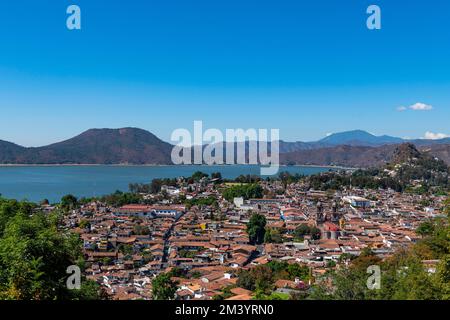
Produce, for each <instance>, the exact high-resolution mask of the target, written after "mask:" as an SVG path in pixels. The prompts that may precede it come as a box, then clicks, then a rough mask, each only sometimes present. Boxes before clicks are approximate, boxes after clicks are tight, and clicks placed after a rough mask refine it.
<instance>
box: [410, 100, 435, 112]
mask: <svg viewBox="0 0 450 320" xmlns="http://www.w3.org/2000/svg"><path fill="white" fill-rule="evenodd" d="M409 109H411V110H416V111H417V110H418V111H428V110H431V109H433V106H431V105H429V104H425V103H421V102H417V103H415V104H413V105H412V106H409Z"/></svg>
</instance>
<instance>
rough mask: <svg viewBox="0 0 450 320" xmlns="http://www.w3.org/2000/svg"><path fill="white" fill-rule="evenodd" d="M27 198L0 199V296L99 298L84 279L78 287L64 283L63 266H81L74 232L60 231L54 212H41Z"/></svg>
mask: <svg viewBox="0 0 450 320" xmlns="http://www.w3.org/2000/svg"><path fill="white" fill-rule="evenodd" d="M31 208H32V206H30V204H29V203H27V202H17V201H10V200H3V199H0V222H2V223H1V224H0V299H19V300H55V299H58V300H61V299H62V300H64V299H87V298H88V297H94V298H96V299H99V298H100V297H99V296H98V291H96V287H95V286H93V284H92V283H90V282H89V281H88V280H86V279H82V288H81V291H80V290H69V289H68V288H67V286H66V280H67V277H68V275H67V273H66V269H67V267H68V266H71V265H79V266H80V267H82V262H83V260H82V252H81V247H82V245H81V242H80V239H79V237H78V236H77V235H75V234H71V233H68V232H63V231H60V230H59V228H58V225H59V221H60V217H59V216H58V215H57V214H54V213H52V214H49V215H47V214H43V213H40V212H37V213H36V212H35V213H33V215H31V211H29V209H31Z"/></svg>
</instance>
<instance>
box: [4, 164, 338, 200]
mask: <svg viewBox="0 0 450 320" xmlns="http://www.w3.org/2000/svg"><path fill="white" fill-rule="evenodd" d="M329 170H330V168H324V167H309V166H289V167H281V168H280V172H281V171H288V172H290V173H293V174H294V173H298V174H304V175H311V174H315V173H319V172H324V171H329ZM195 171H202V172H205V173H208V174H211V173H212V172H220V173H221V174H222V177H224V178H228V179H231V178H236V177H237V176H239V175H241V174H245V175H246V174H252V175H259V172H260V167H259V166H256V165H230V166H206V165H203V166H200V165H198V166H195V165H186V166H183V165H179V166H4V167H0V194H2V196H3V197H5V198H11V199H18V200H23V199H27V200H30V201H35V202H38V201H41V200H43V199H48V200H49V201H50V202H58V201H59V200H60V199H61V197H62V196H64V195H66V194H69V193H70V194H73V195H75V196H77V197H92V196H101V195H104V194H109V193H112V192H114V191H116V190H121V191H128V184H129V183H149V182H151V180H152V179H154V178H176V177H180V176H185V177H188V176H191V175H192V173H194V172H195Z"/></svg>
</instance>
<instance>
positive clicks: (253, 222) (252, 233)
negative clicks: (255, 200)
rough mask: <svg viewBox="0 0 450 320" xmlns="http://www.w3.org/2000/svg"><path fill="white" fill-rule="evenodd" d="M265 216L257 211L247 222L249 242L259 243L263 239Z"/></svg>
mask: <svg viewBox="0 0 450 320" xmlns="http://www.w3.org/2000/svg"><path fill="white" fill-rule="evenodd" d="M265 227H266V218H265V217H264V216H263V215H261V214H258V213H254V214H253V215H252V216H251V217H250V221H249V222H248V223H247V233H248V236H249V239H250V243H253V244H261V243H263V241H264V234H265V232H266V229H265Z"/></svg>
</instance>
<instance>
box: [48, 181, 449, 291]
mask: <svg viewBox="0 0 450 320" xmlns="http://www.w3.org/2000/svg"><path fill="white" fill-rule="evenodd" d="M325 175H326V174H325ZM285 178H286V177H285ZM130 187H131V186H130ZM144 187H145V186H142V185H137V186H134V187H133V190H134V192H135V194H139V197H140V199H141V200H140V201H139V203H133V200H129V199H128V201H127V203H126V204H123V205H121V203H120V201H118V202H117V201H116V203H115V205H109V204H107V201H105V202H103V201H100V200H99V199H95V200H92V201H85V202H84V203H82V204H81V205H80V206H78V207H76V208H75V207H74V208H73V209H72V210H70V211H69V214H67V215H66V216H65V219H64V226H65V228H67V229H70V230H71V231H73V232H75V233H77V234H79V236H80V238H81V239H82V242H83V253H84V256H85V263H86V268H85V270H84V274H85V276H86V278H87V279H90V280H92V281H95V282H96V283H98V284H99V285H100V286H101V287H102V288H103V290H104V291H105V293H106V294H107V295H108V296H109V297H110V298H111V299H118V300H133V299H155V298H157V299H158V298H160V299H161V298H162V299H179V300H210V299H228V300H250V299H254V298H255V297H256V298H258V299H263V298H265V297H266V298H267V297H274V298H286V299H287V298H288V297H298V296H304V295H305V294H307V293H308V291H309V290H310V289H311V288H312V287H313V286H314V285H315V284H317V283H321V282H326V276H327V274H328V272H329V271H330V270H334V269H336V268H339V267H340V266H341V265H348V264H349V263H350V261H351V258H352V257H357V256H360V255H361V254H362V253H364V252H367V251H370V252H371V254H372V255H374V256H376V257H377V258H379V259H384V258H386V257H389V256H391V255H393V254H394V253H395V252H397V251H399V250H401V249H403V248H407V247H409V246H410V245H412V244H414V243H416V242H417V241H418V240H419V239H420V238H421V235H420V234H419V233H418V232H416V230H417V229H418V228H419V226H420V225H421V224H423V223H424V222H426V221H429V220H430V219H434V218H436V217H444V202H445V200H446V199H447V195H446V194H443V195H426V196H424V195H421V194H415V193H408V192H397V191H394V190H393V189H390V188H387V189H376V190H374V189H367V188H357V187H352V186H350V187H345V188H343V189H342V190H337V191H332V190H326V191H322V190H315V189H314V188H312V187H311V183H310V182H309V181H308V180H307V179H304V178H302V177H291V176H289V175H288V176H287V179H266V180H264V179H259V178H255V177H249V176H247V177H241V178H240V179H236V180H234V181H231V182H230V181H226V180H223V179H222V178H221V175H220V174H219V173H217V174H213V175H211V176H208V175H206V174H202V173H201V172H197V173H195V174H194V175H193V176H192V177H190V178H183V177H180V178H178V179H173V180H166V181H165V180H161V181H159V183H152V185H151V186H150V187H149V188H144ZM147 189H152V190H147ZM118 196H120V194H118ZM136 202H138V201H136ZM48 210H52V207H51V206H50V205H49V208H48ZM422 263H423V266H424V268H426V270H427V272H429V273H433V272H435V271H436V265H437V264H438V263H439V261H438V260H433V259H430V260H423V261H422ZM264 265H270V266H271V268H272V269H271V270H273V272H277V276H276V277H275V279H272V280H273V283H271V286H270V287H264V290H263V291H261V290H258V284H257V285H256V289H255V285H254V283H251V281H248V279H247V278H250V277H251V272H252V270H257V269H258V268H259V267H261V266H264ZM277 268H278V269H280V270H278V271H277ZM281 269H283V270H281ZM155 279H159V280H160V281H166V282H167V283H169V284H171V285H173V291H174V295H173V296H169V297H167V296H160V297H158V293H157V292H156V288H154V286H155V283H157V282H158V281H156V280H155Z"/></svg>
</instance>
